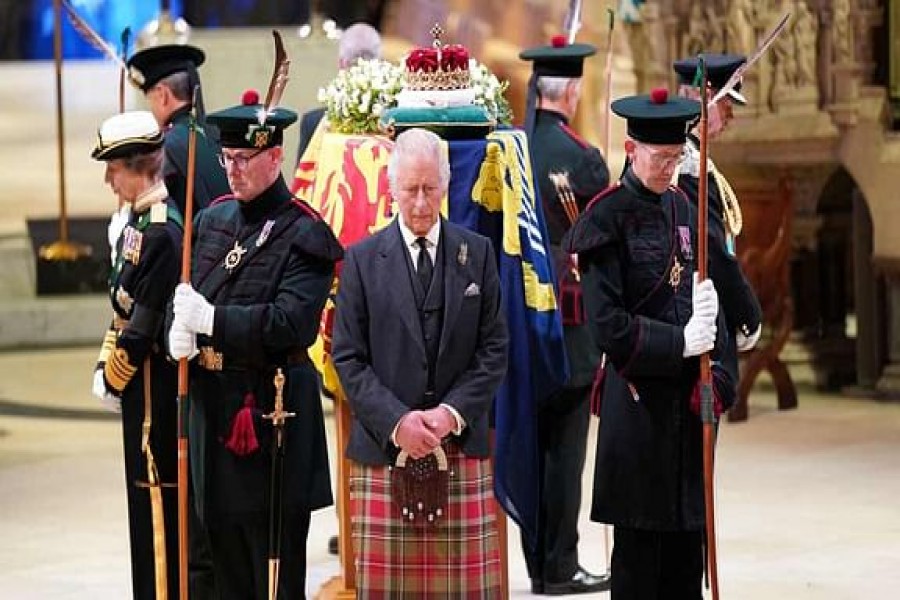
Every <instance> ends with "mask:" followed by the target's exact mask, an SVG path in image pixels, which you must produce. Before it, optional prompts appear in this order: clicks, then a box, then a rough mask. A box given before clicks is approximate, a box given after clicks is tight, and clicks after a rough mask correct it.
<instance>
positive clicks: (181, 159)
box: [128, 44, 231, 215]
mask: <svg viewBox="0 0 900 600" xmlns="http://www.w3.org/2000/svg"><path fill="white" fill-rule="evenodd" d="M205 59H206V55H205V54H204V53H203V51H202V50H201V49H200V48H195V47H194V46H188V45H186V44H167V45H163V46H153V47H150V48H146V49H144V50H141V51H140V52H136V53H135V54H134V55H133V56H132V57H131V58H129V59H128V68H129V69H130V71H131V75H132V77H133V78H134V79H136V80H137V82H138V84H139V85H140V87H141V91H143V92H144V98H145V99H146V100H147V104H148V105H149V107H150V112H152V113H153V116H154V117H156V122H157V123H159V126H160V127H161V128H162V129H163V131H164V132H165V136H166V137H165V144H164V146H163V148H164V149H165V161H164V162H163V180H164V181H165V182H166V189H168V190H169V194H170V195H171V196H172V199H173V200H174V201H175V204H176V206H177V208H178V210H179V211H181V214H182V215H183V214H184V208H185V201H186V198H187V173H188V164H187V162H188V138H189V133H190V132H189V128H188V124H189V120H190V112H191V101H192V96H193V92H194V87H195V86H199V85H200V75H199V74H198V73H197V67H199V66H200V65H202V64H203V61H204V60H205ZM197 100H198V102H197V104H198V106H197V113H198V121H199V122H200V125H201V127H200V129H199V130H198V134H197V154H196V158H195V159H194V160H195V165H194V168H195V170H194V211H195V214H196V211H198V210H200V209H203V208H206V207H207V206H208V205H209V204H210V202H212V201H213V200H215V199H216V198H219V197H221V196H225V195H227V194H230V193H231V189H230V188H229V187H228V180H227V179H226V177H225V170H224V169H223V168H222V165H220V164H219V160H218V155H219V150H220V149H219V143H218V137H217V135H210V133H211V132H213V131H214V130H213V129H212V128H207V127H204V125H205V115H204V114H203V101H202V99H201V97H200V96H199V95H198V99H197Z"/></svg>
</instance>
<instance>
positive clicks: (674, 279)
mask: <svg viewBox="0 0 900 600" xmlns="http://www.w3.org/2000/svg"><path fill="white" fill-rule="evenodd" d="M682 271H684V267H683V266H681V263H680V262H678V257H677V256H675V257H673V258H672V268H671V269H670V270H669V285H671V286H672V289H673V290H674V289H676V288H677V287H678V285H679V284H680V283H681V272H682Z"/></svg>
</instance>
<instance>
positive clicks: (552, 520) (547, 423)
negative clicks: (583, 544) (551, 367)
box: [522, 388, 590, 583]
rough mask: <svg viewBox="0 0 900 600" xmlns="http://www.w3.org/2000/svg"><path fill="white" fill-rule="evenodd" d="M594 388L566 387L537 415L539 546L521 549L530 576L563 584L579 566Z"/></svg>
mask: <svg viewBox="0 0 900 600" xmlns="http://www.w3.org/2000/svg"><path fill="white" fill-rule="evenodd" d="M589 392H590V388H563V389H562V390H561V391H560V392H559V393H558V394H557V395H556V396H555V397H553V398H552V399H550V400H548V401H547V403H546V404H545V405H544V407H543V408H541V410H540V413H539V416H538V447H539V451H540V453H541V457H540V469H541V490H540V494H541V497H540V504H539V511H538V531H537V544H536V547H535V548H534V549H533V550H529V548H528V544H527V541H526V540H525V539H524V538H523V540H522V547H523V548H524V553H525V562H526V565H527V566H528V576H529V577H531V579H533V580H538V581H549V582H551V583H559V582H562V581H565V580H567V579H569V578H571V577H572V575H574V574H575V571H576V570H577V569H578V512H579V510H580V509H581V475H582V472H583V471H584V461H585V453H586V451H587V436H588V425H589V419H590V405H589V397H588V396H589Z"/></svg>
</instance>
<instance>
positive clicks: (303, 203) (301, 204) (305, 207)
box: [291, 196, 322, 221]
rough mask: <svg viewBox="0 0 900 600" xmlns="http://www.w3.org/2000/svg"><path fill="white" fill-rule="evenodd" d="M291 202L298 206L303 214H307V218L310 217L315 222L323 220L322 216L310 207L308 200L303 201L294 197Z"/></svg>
mask: <svg viewBox="0 0 900 600" xmlns="http://www.w3.org/2000/svg"><path fill="white" fill-rule="evenodd" d="M291 202H293V203H294V204H295V205H296V206H297V208H299V209H300V211H301V212H303V213H305V214H306V216H308V217H310V218H311V219H313V220H314V221H321V220H322V215H320V214H319V213H318V212H317V211H316V209H314V208H313V207H312V206H310V205H309V204H308V203H307V202H306V200H302V199H300V198H298V197H297V196H294V197H293V199H292V200H291Z"/></svg>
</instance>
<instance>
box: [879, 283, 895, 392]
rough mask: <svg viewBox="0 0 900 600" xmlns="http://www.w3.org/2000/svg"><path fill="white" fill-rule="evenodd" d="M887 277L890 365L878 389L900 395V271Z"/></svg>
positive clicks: (880, 379)
mask: <svg viewBox="0 0 900 600" xmlns="http://www.w3.org/2000/svg"><path fill="white" fill-rule="evenodd" d="M886 277H887V282H886V283H887V320H888V322H887V330H888V341H887V344H888V365H887V366H886V367H885V368H884V370H883V371H882V372H881V378H879V380H878V384H877V385H876V389H877V390H878V391H879V392H881V393H883V394H885V395H889V396H895V397H896V396H900V271H891V272H890V273H888V274H887V275H886Z"/></svg>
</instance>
